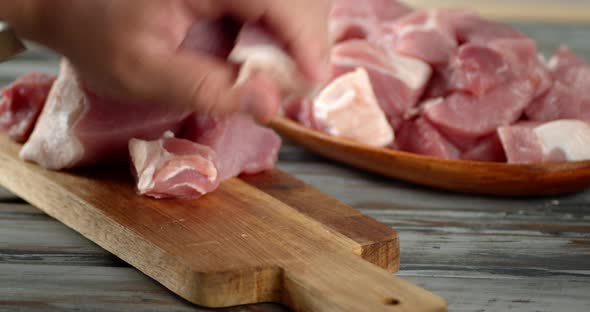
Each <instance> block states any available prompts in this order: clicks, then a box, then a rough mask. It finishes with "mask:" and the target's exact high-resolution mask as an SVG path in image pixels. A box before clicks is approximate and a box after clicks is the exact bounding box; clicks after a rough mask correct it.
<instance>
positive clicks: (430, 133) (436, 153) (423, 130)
mask: <svg viewBox="0 0 590 312" xmlns="http://www.w3.org/2000/svg"><path fill="white" fill-rule="evenodd" d="M395 143H396V145H397V148H398V149H399V150H402V151H406V152H410V153H415V154H420V155H426V156H432V157H437V158H442V159H459V156H460V151H459V149H458V148H457V147H456V146H454V145H453V144H452V143H451V142H449V141H448V140H447V139H446V138H445V137H444V136H443V135H441V134H440V132H439V131H438V130H437V129H436V128H435V127H434V126H433V125H432V124H431V123H430V122H429V121H428V120H426V119H425V118H423V117H419V118H416V119H413V120H409V121H406V122H404V124H403V126H402V127H401V128H400V130H399V131H398V133H397V139H396V141H395Z"/></svg>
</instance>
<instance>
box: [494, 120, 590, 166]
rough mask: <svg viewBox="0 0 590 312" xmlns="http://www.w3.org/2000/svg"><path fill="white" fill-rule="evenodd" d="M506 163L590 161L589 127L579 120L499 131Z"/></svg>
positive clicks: (559, 121) (522, 126) (517, 126)
mask: <svg viewBox="0 0 590 312" xmlns="http://www.w3.org/2000/svg"><path fill="white" fill-rule="evenodd" d="M498 134H499V136H500V139H501V141H502V145H503V147H504V150H505V151H506V156H507V158H508V162H509V163H541V162H563V161H581V160H590V125H589V124H588V123H587V122H585V121H581V120H565V119H564V120H557V121H552V122H549V123H545V124H541V125H538V124H531V123H527V124H524V125H515V126H510V127H502V128H500V129H498Z"/></svg>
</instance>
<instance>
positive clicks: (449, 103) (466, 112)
mask: <svg viewBox="0 0 590 312" xmlns="http://www.w3.org/2000/svg"><path fill="white" fill-rule="evenodd" d="M533 96H534V91H533V88H532V86H531V84H530V83H529V82H528V81H518V82H514V83H510V84H507V85H504V86H501V87H499V88H496V89H494V90H493V91H491V92H489V93H487V94H485V95H483V96H480V97H478V96H473V95H470V94H467V93H462V92H456V93H453V94H452V95H450V96H448V97H446V98H445V100H444V101H442V102H439V103H435V104H433V105H429V106H427V107H426V108H425V109H424V112H425V113H424V114H425V116H426V118H428V120H430V121H431V122H432V123H433V124H434V125H436V127H437V128H439V129H440V130H441V132H443V133H444V134H445V135H446V136H447V137H448V138H449V139H450V140H451V141H452V142H454V143H455V144H458V143H459V142H467V144H471V143H472V141H473V140H478V139H481V138H483V137H485V136H488V135H491V134H493V133H494V131H496V129H497V128H498V127H501V126H508V125H510V124H512V123H514V122H515V121H517V120H518V119H520V117H521V115H522V112H523V111H524V109H525V108H526V107H527V106H528V105H529V103H530V102H531V100H532V98H533Z"/></svg>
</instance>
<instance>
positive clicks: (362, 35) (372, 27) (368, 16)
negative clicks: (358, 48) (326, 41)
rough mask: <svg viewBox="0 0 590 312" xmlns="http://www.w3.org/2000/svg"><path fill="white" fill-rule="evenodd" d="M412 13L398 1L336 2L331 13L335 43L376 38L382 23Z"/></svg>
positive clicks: (331, 30)
mask: <svg viewBox="0 0 590 312" xmlns="http://www.w3.org/2000/svg"><path fill="white" fill-rule="evenodd" d="M411 11H412V9H411V8H409V7H408V6H406V5H405V4H403V3H401V2H400V1H397V0H365V1H358V0H336V1H333V6H332V11H331V13H330V18H329V23H330V34H331V40H332V42H333V43H339V42H343V41H347V40H353V39H367V38H369V37H374V36H376V34H377V33H379V31H380V27H379V25H380V23H384V22H390V21H394V20H396V19H398V18H399V17H401V16H404V15H406V14H408V13H410V12H411Z"/></svg>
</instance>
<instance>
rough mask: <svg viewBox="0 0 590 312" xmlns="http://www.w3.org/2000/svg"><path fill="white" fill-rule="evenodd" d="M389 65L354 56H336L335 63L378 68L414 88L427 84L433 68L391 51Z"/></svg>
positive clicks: (388, 54)
mask: <svg viewBox="0 0 590 312" xmlns="http://www.w3.org/2000/svg"><path fill="white" fill-rule="evenodd" d="M386 56H387V65H388V67H381V66H378V64H369V63H367V62H363V61H362V60H359V59H356V58H352V57H342V56H338V57H335V58H334V60H333V61H334V63H336V64H342V65H350V66H353V67H357V66H363V67H367V68H370V69H371V70H376V71H378V72H380V73H384V74H388V75H391V76H393V77H395V78H397V79H399V80H400V81H401V82H403V83H404V84H405V85H406V86H408V88H410V89H412V90H421V89H422V88H424V86H426V84H427V83H428V80H429V79H430V76H431V74H432V69H431V68H430V66H429V65H428V64H426V63H424V62H422V61H420V60H418V59H415V58H411V57H407V56H403V55H400V54H398V53H396V52H393V51H390V52H389V53H387V54H386Z"/></svg>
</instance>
